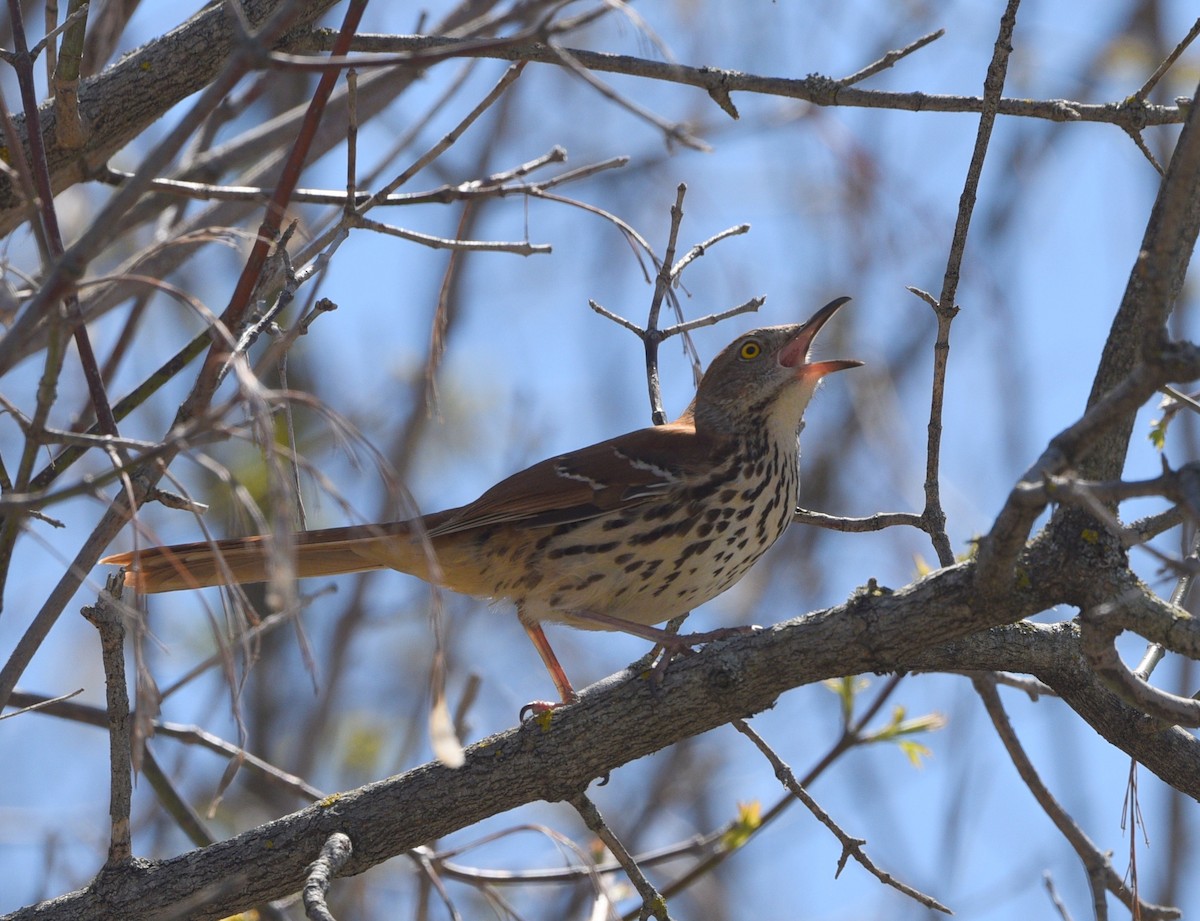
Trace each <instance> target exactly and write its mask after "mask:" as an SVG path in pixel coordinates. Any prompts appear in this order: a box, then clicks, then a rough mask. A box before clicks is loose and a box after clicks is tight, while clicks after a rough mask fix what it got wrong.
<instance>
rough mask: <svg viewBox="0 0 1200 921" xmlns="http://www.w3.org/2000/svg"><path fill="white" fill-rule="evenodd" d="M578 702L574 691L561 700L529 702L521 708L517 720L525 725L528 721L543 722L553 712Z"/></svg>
mask: <svg viewBox="0 0 1200 921" xmlns="http://www.w3.org/2000/svg"><path fill="white" fill-rule="evenodd" d="M578 700H579V695H578V694H576V693H575V691H574V690H572V691H571V693H570V694H569V695H563V699H562V700H557V701H555V700H531V701H530V702H529V703H527V704H526V705H525V706H523V707H522V708H521V712H520V713H518V714H517V718H518V719H519V720H520V721H521V722H522V723H526V722H529V721H530V720H534V721H537V720H544V719H547V718H548V717H549V716H550V714H552V713H553V712H554V711H555V710H559V709H561V708H562V707H566V706H569V705H570V704H573V703H575V702H576V701H578Z"/></svg>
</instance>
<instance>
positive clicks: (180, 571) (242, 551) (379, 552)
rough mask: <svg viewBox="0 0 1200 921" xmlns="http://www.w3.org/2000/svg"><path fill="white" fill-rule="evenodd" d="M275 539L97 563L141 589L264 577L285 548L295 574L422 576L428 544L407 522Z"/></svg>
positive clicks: (175, 548) (153, 551) (161, 550)
mask: <svg viewBox="0 0 1200 921" xmlns="http://www.w3.org/2000/svg"><path fill="white" fill-rule="evenodd" d="M281 543H282V542H276V541H273V540H271V539H270V538H269V537H262V536H260V537H242V538H231V539H228V540H217V541H198V542H196V543H191V544H173V545H171V546H167V547H148V548H145V549H142V550H137V551H130V552H128V553H118V554H115V555H113V556H109V557H105V558H104V559H103V560H101V561H100V562H101V563H104V564H108V565H111V566H124V567H125V584H126V585H128V586H131V587H133V588H136V589H137V590H138V591H140V592H145V593H154V592H174V591H179V590H181V589H194V588H204V587H206V586H211V585H235V584H237V585H240V584H243V583H250V582H265V581H267V579H268V578H269V577H270V572H271V562H272V556H273V555H276V556H275V558H276V559H277V560H279V561H280V562H281V563H282V564H283V565H285V566H290V565H291V564H292V560H291V555H290V549H294V553H295V556H294V568H295V575H296V577H297V578H306V577H309V576H333V575H341V574H343V573H351V572H365V571H367V570H371V569H398V570H400V571H402V572H409V573H412V574H413V575H416V576H420V577H421V578H423V579H427V578H428V570H429V563H428V559H429V550H428V547H427V546H426V544H425V543H424V542H423V541H421V540H420V539H419V538H417V537H415V536H414V535H413V529H412V526H411V525H410V524H409V523H408V522H403V521H400V522H393V523H391V524H386V525H366V526H356V527H349V528H329V529H327V530H323V531H305V532H303V533H300V534H296V535H294V536H293V543H294V548H286V547H285V546H281ZM283 554H286V556H284V555H283Z"/></svg>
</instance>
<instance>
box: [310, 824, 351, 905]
mask: <svg viewBox="0 0 1200 921" xmlns="http://www.w3.org/2000/svg"><path fill="white" fill-rule="evenodd" d="M353 851H354V847H353V845H352V844H351V842H350V838H349V837H347V836H346V835H344V834H342V833H341V832H334V833H333V834H332V835H330V836H329V837H328V838H327V839H326V840H325V843H324V844H323V845H322V846H321V853H320V854H319V855H318V857H317V859H316V860H314V861H313V862H312V865H311V866H310V867H309V868H308V876H307V877H306V878H305V880H304V892H303V898H304V913H305V915H306V917H308V918H310V919H312V921H334V917H333V915H332V914H331V913H330V911H329V906H328V905H327V904H326V902H325V893H327V892H328V891H329V884H330V883H332V882H333V880H334V879H335V878H336V877H337V875H338V874H339V873H340V872H341V871H342V867H344V866H345V865H346V861H348V860H349V859H350V855H351V854H352V853H353Z"/></svg>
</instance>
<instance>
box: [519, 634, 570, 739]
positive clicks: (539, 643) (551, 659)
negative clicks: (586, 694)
mask: <svg viewBox="0 0 1200 921" xmlns="http://www.w3.org/2000/svg"><path fill="white" fill-rule="evenodd" d="M521 626H522V627H524V628H525V632H526V633H527V634H529V639H530V640H531V641H532V643H533V648H534V649H536V650H537V651H538V655H539V656H541V657H542V663H543V664H544V665H545V666H546V671H548V672H549V673H550V680H551V681H553V682H554V686H555V687H556V688H558V695H559V697H561V698H562V702H561V703H557V704H556V703H553V702H551V701H548V700H534V701H530V702H529V703H527V704H526V705H525V706H523V707H522V708H521V714H520V718H521V719H522V720H524V719H525V716H526V714H527V713H529V714H532V715H534V716H536V715H538V714H541V713H546V712H548V711H550V710H553V709H555V708H556V707H561V706H564V705H566V704H573V703H575V701H577V700H579V695H578V694H576V693H575V689H574V688H573V687H571V682H570V680H569V679H568V678H567V673H566V672H565V671H563V667H562V665H560V664H559V661H558V656H556V655H555V654H554V650H553V649H551V648H550V641H549V640H548V639H546V634H545V632H544V631H543V630H542V626H541V624H539V623H537V622H536V621H527V620H525V619H524V618H521Z"/></svg>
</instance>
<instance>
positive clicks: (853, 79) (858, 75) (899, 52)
mask: <svg viewBox="0 0 1200 921" xmlns="http://www.w3.org/2000/svg"><path fill="white" fill-rule="evenodd" d="M945 34H946V30H945V29H938V30H937V31H936V32H930V33H929V34H928V35H922V36H921V37H920V38H918V39H917V40H916V41H914V42H910V43H909V44H907V45H905V46H904V47H903V48H897V49H895V50H893V51H889V52H888V53H887V54H885V55H884V56H883V57H881V58H880V59H879V60H878V61H875V62H874V63H872V64H868V65H867V66H866V67H864V68H863V69H862V70H857V71H855V72H854V73H852V74H851V75H850V76H848V77H842V79H840V80H838V81H837V82H838V83H839V84H840V85H841V86H853V85H854V84H855V83H861V82H862V81H863V80H865V79H867V77H873V76H875V74H877V73H879V72H880V71H882V70H887V69H888V68H889V67H891V66H892V65H893V64H895V63H896V62H897V61H899V60H901V59H902V58H906V57H908V56H909V55H910V54H912V53H913V52H914V51H920V50H921V49H922V48H924V47H925V46H926V45H928V44H930V43H931V42H935V41H937V40H938V39H939V38H941V37H942V36H943V35H945Z"/></svg>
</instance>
